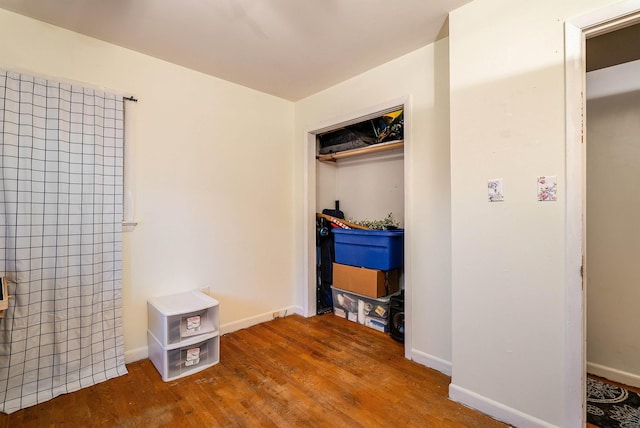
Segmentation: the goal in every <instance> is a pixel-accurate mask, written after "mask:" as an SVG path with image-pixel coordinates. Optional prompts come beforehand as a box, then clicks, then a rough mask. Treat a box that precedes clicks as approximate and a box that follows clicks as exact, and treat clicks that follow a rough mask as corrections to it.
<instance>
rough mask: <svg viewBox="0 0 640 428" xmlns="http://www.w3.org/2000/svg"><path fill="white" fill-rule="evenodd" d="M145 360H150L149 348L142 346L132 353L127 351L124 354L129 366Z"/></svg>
mask: <svg viewBox="0 0 640 428" xmlns="http://www.w3.org/2000/svg"><path fill="white" fill-rule="evenodd" d="M145 358H149V348H148V347H147V346H142V347H140V348H136V349H132V350H130V351H125V353H124V363H125V364H129V363H133V362H134V361H140V360H144V359H145Z"/></svg>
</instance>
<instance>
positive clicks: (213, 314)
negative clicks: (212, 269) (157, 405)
mask: <svg viewBox="0 0 640 428" xmlns="http://www.w3.org/2000/svg"><path fill="white" fill-rule="evenodd" d="M147 307H148V322H149V330H148V331H147V339H148V345H149V359H150V360H151V362H152V363H153V365H154V366H155V367H156V369H157V370H158V371H159V372H160V375H162V380H164V381H165V382H166V381H169V380H173V379H177V378H180V377H184V376H187V375H190V374H192V373H195V372H198V371H200V370H203V369H206V368H207V367H211V366H212V365H214V364H217V363H218V362H220V334H219V331H218V330H219V315H218V301H217V300H216V299H214V298H212V297H209V296H207V295H206V294H204V293H201V292H199V291H189V292H186V293H180V294H173V295H170V296H162V297H155V298H153V299H151V300H149V302H148V305H147Z"/></svg>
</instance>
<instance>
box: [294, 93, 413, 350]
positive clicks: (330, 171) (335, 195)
mask: <svg viewBox="0 0 640 428" xmlns="http://www.w3.org/2000/svg"><path fill="white" fill-rule="evenodd" d="M403 101H404V100H403ZM408 116H409V115H408V111H407V105H406V103H405V102H402V103H389V104H387V105H386V106H382V107H378V108H376V109H371V110H370V113H366V114H360V115H353V117H350V118H339V119H338V120H334V121H330V122H329V124H328V125H326V126H323V127H318V128H317V129H316V130H314V131H310V132H308V133H307V150H308V155H309V156H308V157H307V158H308V160H309V168H308V170H307V171H308V174H307V178H308V189H307V190H308V200H307V214H308V216H307V219H308V221H309V223H308V224H309V226H310V227H309V231H308V232H309V233H307V237H308V242H307V244H308V245H307V248H308V249H309V251H308V253H309V257H308V275H307V278H309V283H308V287H307V293H306V294H307V296H306V297H307V299H306V302H308V307H307V308H306V309H307V311H306V312H307V315H308V316H311V315H320V314H330V313H333V316H341V317H344V318H346V319H348V320H350V321H353V322H357V323H359V324H362V325H365V326H367V327H370V328H374V329H376V330H379V331H384V332H386V333H387V334H390V335H391V337H392V338H394V339H396V340H398V341H401V342H404V343H405V354H407V342H408V341H409V340H410V337H409V335H408V334H407V333H408V331H410V328H409V325H408V324H409V317H408V316H407V312H408V310H409V307H410V304H409V303H410V302H409V301H408V299H407V297H408V296H409V295H410V293H406V290H407V288H408V286H409V284H408V281H407V280H406V278H407V277H408V275H407V272H408V268H409V266H408V265H407V263H405V261H406V260H407V259H408V257H407V252H406V251H405V248H407V241H408V239H407V237H406V233H405V224H406V223H407V219H406V215H405V213H406V211H407V210H406V209H405V207H406V206H407V201H406V200H405V177H406V173H405V170H406V168H405V164H406V158H407V156H406V150H405V149H406V144H407V138H406V135H408V125H409V124H408V121H407V118H408ZM405 299H407V301H405ZM391 333H393V334H391Z"/></svg>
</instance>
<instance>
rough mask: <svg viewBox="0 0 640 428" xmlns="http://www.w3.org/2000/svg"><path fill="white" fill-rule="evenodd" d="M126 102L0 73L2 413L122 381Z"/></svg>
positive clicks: (107, 96)
mask: <svg viewBox="0 0 640 428" xmlns="http://www.w3.org/2000/svg"><path fill="white" fill-rule="evenodd" d="M123 127H124V124H123V100H122V97H121V96H116V95H115V94H107V93H102V92H100V91H96V90H93V89H87V88H82V87H78V86H75V85H70V84H64V83H59V82H54V81H51V80H46V79H40V78H37V77H32V76H28V75H24V74H18V73H13V72H8V71H4V70H0V138H1V140H0V155H1V158H0V159H1V160H0V175H1V177H0V178H1V179H0V275H2V276H6V277H7V278H8V279H9V293H10V294H12V295H13V296H14V298H13V299H12V300H10V301H9V309H8V310H7V311H5V316H4V318H0V411H2V412H5V413H11V412H14V411H16V410H19V409H21V408H24V407H28V406H31V405H34V404H37V403H40V402H43V401H46V400H49V399H51V398H53V397H56V396H58V395H60V394H64V393H68V392H72V391H75V390H78V389H80V388H83V387H87V386H91V385H94V384H96V383H98V382H102V381H105V380H107V379H110V378H113V377H116V376H119V375H122V374H125V373H126V368H125V365H124V343H123V342H124V340H123V331H122V330H123V326H122V295H121V290H122V211H123V206H122V201H123V197H122V194H123V162H124V159H123V153H124V150H123V144H124V142H123Z"/></svg>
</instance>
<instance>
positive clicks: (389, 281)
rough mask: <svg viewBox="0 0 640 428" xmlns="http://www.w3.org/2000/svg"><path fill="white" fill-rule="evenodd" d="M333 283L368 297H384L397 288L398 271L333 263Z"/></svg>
mask: <svg viewBox="0 0 640 428" xmlns="http://www.w3.org/2000/svg"><path fill="white" fill-rule="evenodd" d="M333 285H334V286H335V287H337V288H340V289H342V290H346V291H351V292H354V293H358V294H362V295H363V296H369V297H384V296H388V295H389V294H393V293H395V292H396V291H398V289H399V282H398V271H397V270H396V269H393V270H389V271H382V270H376V269H367V268H362V267H355V266H348V265H343V264H340V263H334V264H333Z"/></svg>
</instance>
